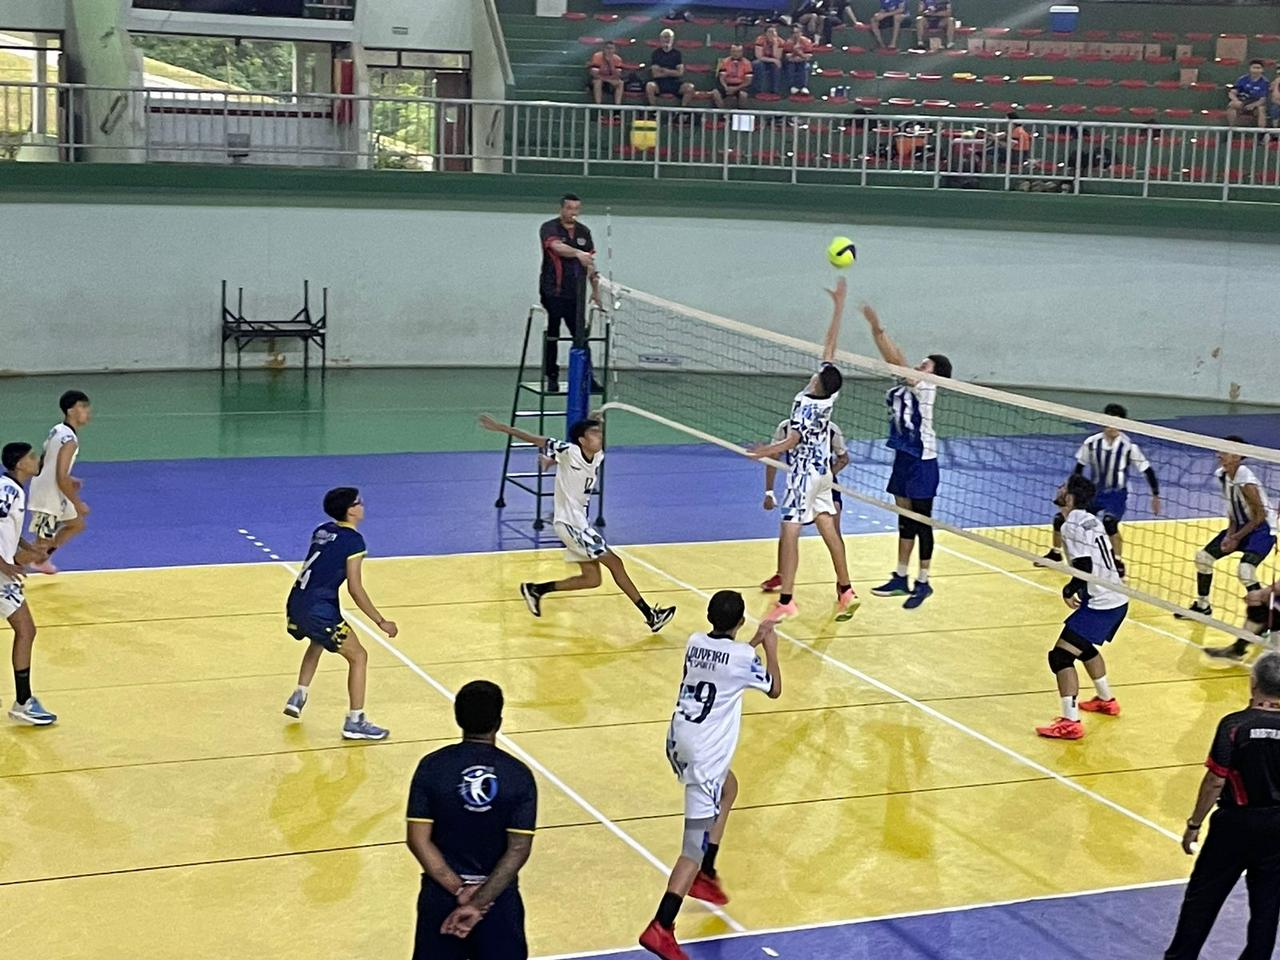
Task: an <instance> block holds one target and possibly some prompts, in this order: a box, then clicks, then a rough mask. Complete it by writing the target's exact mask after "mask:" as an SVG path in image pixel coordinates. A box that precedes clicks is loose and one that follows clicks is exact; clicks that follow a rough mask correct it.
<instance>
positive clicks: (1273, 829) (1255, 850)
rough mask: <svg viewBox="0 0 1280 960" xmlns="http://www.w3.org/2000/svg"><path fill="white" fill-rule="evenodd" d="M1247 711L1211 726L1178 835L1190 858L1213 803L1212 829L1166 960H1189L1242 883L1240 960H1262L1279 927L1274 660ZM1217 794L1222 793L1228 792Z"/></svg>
mask: <svg viewBox="0 0 1280 960" xmlns="http://www.w3.org/2000/svg"><path fill="white" fill-rule="evenodd" d="M1249 693H1250V697H1249V706H1248V707H1246V708H1245V709H1244V710H1239V711H1237V712H1235V713H1229V714H1227V715H1226V716H1225V717H1223V718H1222V720H1221V721H1219V723H1218V731H1217V733H1216V734H1214V737H1213V746H1212V747H1211V748H1210V750H1209V759H1208V760H1206V761H1205V766H1206V767H1208V768H1209V769H1208V770H1207V771H1206V772H1205V775H1204V779H1203V780H1202V781H1201V783H1200V793H1199V796H1197V797H1196V806H1195V809H1194V810H1193V811H1192V812H1191V818H1190V819H1189V820H1188V821H1187V829H1186V832H1185V833H1184V834H1183V835H1182V849H1183V850H1184V851H1186V853H1188V854H1191V853H1193V852H1194V849H1195V848H1194V844H1195V842H1196V839H1197V838H1198V837H1199V836H1200V827H1201V825H1202V823H1203V821H1204V817H1205V815H1206V814H1208V812H1209V810H1210V808H1211V807H1212V806H1213V805H1214V804H1215V803H1217V805H1218V809H1217V812H1216V813H1214V815H1213V829H1212V830H1210V831H1209V836H1208V838H1207V839H1206V840H1205V842H1204V849H1202V850H1201V851H1200V857H1199V859H1197V860H1196V865H1195V869H1193V870H1192V871H1191V880H1190V881H1189V882H1188V883H1187V892H1186V896H1185V897H1184V898H1183V901H1182V913H1181V914H1180V915H1179V917H1178V928H1177V930H1176V931H1175V932H1174V935H1173V942H1172V943H1171V944H1169V949H1168V950H1166V951H1165V954H1164V956H1165V960H1196V958H1197V957H1199V956H1200V950H1201V948H1202V947H1203V946H1204V942H1205V940H1206V939H1207V938H1208V936H1209V931H1210V929H1212V927H1213V921H1214V920H1215V919H1216V918H1217V916H1218V911H1219V910H1221V909H1222V904H1223V902H1224V901H1225V900H1226V899H1227V895H1228V894H1229V893H1230V892H1231V888H1232V887H1234V886H1235V885H1236V881H1237V880H1239V879H1240V874H1241V873H1243V874H1244V875H1245V884H1246V886H1247V887H1248V889H1249V933H1248V942H1247V943H1246V944H1245V948H1244V952H1243V953H1241V954H1240V960H1269V958H1270V957H1271V952H1272V949H1273V948H1274V947H1275V942H1276V925H1277V922H1280V653H1266V654H1263V655H1262V656H1261V657H1259V658H1258V660H1257V662H1256V663H1254V665H1253V673H1252V676H1251V678H1250V683H1249ZM1228 786H1229V788H1228V789H1226V790H1224V789H1223V788H1224V787H1228Z"/></svg>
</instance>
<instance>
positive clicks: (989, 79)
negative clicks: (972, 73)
mask: <svg viewBox="0 0 1280 960" xmlns="http://www.w3.org/2000/svg"><path fill="white" fill-rule="evenodd" d="M1006 79H1007V78H1006V77H1005V75H1004V74H1003V73H989V74H987V75H986V76H985V77H983V78H982V82H983V83H1004V82H1005V80H1006Z"/></svg>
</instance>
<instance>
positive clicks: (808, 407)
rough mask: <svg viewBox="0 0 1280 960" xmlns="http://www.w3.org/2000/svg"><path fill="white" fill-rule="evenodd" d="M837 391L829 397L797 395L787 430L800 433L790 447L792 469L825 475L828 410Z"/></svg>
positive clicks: (828, 459)
mask: <svg viewBox="0 0 1280 960" xmlns="http://www.w3.org/2000/svg"><path fill="white" fill-rule="evenodd" d="M839 396H840V393H839V391H837V392H836V393H833V394H832V395H831V396H829V397H811V396H809V395H808V394H807V393H804V392H801V393H797V394H796V398H795V400H794V401H792V404H791V419H790V421H789V423H790V427H791V429H792V430H794V431H795V432H796V433H798V434H800V442H799V443H798V444H796V445H795V446H794V447H792V448H791V466H792V467H793V468H795V469H796V470H800V471H804V472H806V473H826V472H827V471H828V470H829V469H830V468H831V409H832V408H833V407H834V406H835V405H836V398H837V397H839Z"/></svg>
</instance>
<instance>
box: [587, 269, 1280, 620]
mask: <svg viewBox="0 0 1280 960" xmlns="http://www.w3.org/2000/svg"><path fill="white" fill-rule="evenodd" d="M608 289H609V295H610V299H611V301H612V302H613V303H614V304H615V310H614V312H613V317H612V320H613V324H612V342H611V364H610V374H611V378H612V383H611V390H610V402H609V403H607V404H605V405H604V408H603V409H604V410H605V411H611V410H614V411H618V412H625V413H628V414H631V415H634V416H638V417H642V418H644V419H646V420H649V421H651V422H653V423H658V424H661V425H663V426H665V427H668V428H670V429H671V430H674V431H677V432H679V433H681V434H684V435H685V436H688V437H692V438H695V439H697V440H699V441H702V442H704V443H710V444H714V445H715V446H718V447H720V448H722V449H724V450H727V451H731V452H732V453H735V454H737V455H740V456H747V454H748V450H747V448H746V445H747V443H748V442H758V441H763V440H765V439H766V438H768V437H769V435H770V434H771V433H773V431H774V429H775V427H776V426H777V424H778V422H779V420H780V419H783V418H785V417H786V416H787V415H788V414H789V412H790V408H791V402H792V399H793V397H794V395H795V394H796V392H797V391H798V390H800V389H801V388H802V387H803V385H804V380H805V378H807V377H808V376H810V375H812V373H813V372H814V371H815V370H816V368H817V364H818V362H819V360H820V359H821V356H822V346H821V345H820V344H818V343H814V342H810V341H806V340H802V339H800V338H797V337H792V336H788V335H786V334H781V333H776V332H774V331H771V330H765V329H763V328H760V327H756V326H753V325H751V324H747V323H743V322H742V321H739V320H734V319H731V318H728V317H722V316H718V315H716V314H713V313H709V312H707V311H704V310H699V309H697V308H694V307H689V306H686V305H684V304H679V303H675V302H673V301H670V300H667V299H665V298H662V297H658V296H656V295H654V294H651V293H647V292H645V291H642V290H637V289H635V288H633V287H628V286H626V285H625V284H621V283H617V282H610V283H609V285H608ZM819 309H820V308H817V307H815V313H817V312H818V311H819ZM835 362H836V363H837V364H838V366H839V368H840V370H841V372H842V373H843V374H844V378H845V380H844V387H843V388H842V390H841V395H840V399H839V401H838V402H837V404H836V408H835V413H834V415H833V418H832V419H833V420H834V421H835V422H836V423H838V424H839V425H840V426H841V427H842V429H843V431H844V434H845V439H846V445H847V447H848V451H849V457H850V464H849V466H848V467H846V468H845V469H844V471H843V472H842V473H841V475H840V482H839V483H838V484H837V488H838V489H839V490H840V491H841V493H842V494H843V495H844V496H846V497H849V498H851V499H853V500H856V501H858V502H859V503H863V504H866V505H868V506H874V507H877V508H879V509H881V510H884V511H888V512H890V513H894V514H897V515H898V516H900V517H907V518H910V519H912V520H916V521H918V522H920V523H928V524H930V525H931V526H932V527H934V528H935V529H936V530H938V531H941V532H945V533H947V534H950V535H952V536H955V537H958V538H961V539H963V540H966V541H969V542H970V543H975V544H980V545H982V546H984V547H988V548H993V549H996V550H998V551H1000V553H1001V554H1003V555H1004V556H1005V557H1006V558H1007V559H1008V560H1012V561H1015V565H1014V566H1015V569H1018V568H1022V570H1023V571H1025V572H1026V573H1031V566H1032V564H1037V565H1039V566H1042V567H1044V568H1047V569H1052V570H1054V571H1055V572H1057V573H1059V574H1061V575H1062V576H1063V577H1073V576H1075V577H1081V578H1082V579H1085V580H1097V579H1098V578H1097V577H1095V576H1093V575H1091V574H1084V573H1082V572H1081V571H1079V570H1076V569H1074V568H1072V567H1070V566H1068V565H1067V564H1066V563H1064V562H1057V561H1053V560H1048V559H1045V558H1044V556H1043V554H1044V553H1045V552H1046V550H1047V549H1048V548H1049V546H1050V542H1051V537H1052V528H1051V523H1050V521H1051V519H1052V516H1053V512H1054V510H1055V507H1054V506H1053V505H1052V502H1051V501H1052V498H1053V496H1054V493H1055V491H1056V490H1057V488H1058V487H1059V485H1061V484H1062V483H1063V482H1064V481H1065V480H1066V478H1067V477H1068V475H1069V474H1070V473H1071V472H1072V470H1073V468H1074V467H1075V465H1076V454H1077V452H1078V450H1079V448H1080V446H1081V442H1082V441H1083V440H1084V439H1085V438H1086V437H1087V436H1089V435H1090V434H1093V433H1095V432H1097V431H1098V430H1100V429H1101V428H1103V427H1114V428H1116V429H1118V430H1121V431H1123V432H1124V433H1125V434H1127V435H1128V436H1129V438H1130V439H1131V440H1132V441H1134V442H1135V443H1137V444H1138V445H1139V447H1140V448H1141V450H1142V452H1143V453H1144V454H1145V456H1146V457H1147V459H1148V460H1149V461H1150V463H1151V465H1152V468H1153V470H1154V471H1155V473H1156V475H1157V477H1158V479H1159V485H1160V497H1161V500H1162V503H1163V509H1162V512H1161V515H1160V516H1154V515H1153V514H1152V512H1151V510H1150V499H1149V494H1148V490H1147V481H1146V479H1145V478H1144V477H1143V476H1142V475H1141V474H1137V471H1136V470H1133V471H1131V472H1132V473H1133V474H1135V475H1133V476H1130V477H1129V478H1128V489H1129V494H1128V511H1127V513H1126V515H1125V517H1124V520H1123V522H1122V523H1121V525H1120V532H1121V535H1122V537H1123V553H1122V559H1124V560H1125V562H1126V565H1127V572H1126V580H1125V583H1124V585H1123V587H1122V592H1124V593H1126V594H1127V595H1128V596H1129V597H1131V598H1132V599H1134V600H1139V601H1142V602H1144V603H1147V604H1150V605H1152V606H1154V607H1157V608H1159V609H1162V610H1166V611H1169V612H1178V613H1180V614H1182V615H1183V616H1184V617H1186V618H1187V619H1188V620H1191V621H1194V622H1196V623H1198V624H1202V625H1204V626H1208V627H1212V628H1214V629H1215V630H1218V631H1221V632H1222V633H1224V634H1228V635H1231V636H1234V637H1241V638H1245V639H1250V640H1257V639H1258V638H1257V637H1256V636H1255V635H1254V634H1253V633H1251V632H1248V631H1247V630H1244V629H1243V628H1242V627H1241V626H1240V624H1239V622H1236V623H1233V622H1231V621H1232V620H1235V619H1236V618H1237V617H1240V618H1241V620H1242V619H1243V612H1244V602H1243V600H1242V597H1243V594H1244V592H1245V584H1244V583H1243V582H1242V581H1241V579H1238V576H1237V563H1238V560H1239V554H1236V555H1234V556H1230V557H1227V558H1225V559H1223V560H1221V561H1219V562H1218V563H1217V564H1216V566H1215V568H1214V573H1215V576H1214V580H1213V587H1212V592H1211V600H1212V603H1213V606H1214V608H1215V611H1216V612H1217V615H1216V616H1215V615H1210V616H1205V615H1203V614H1199V613H1194V612H1191V611H1188V610H1187V609H1186V608H1187V605H1188V604H1189V602H1190V601H1191V600H1192V599H1194V598H1195V597H1196V595H1197V583H1196V576H1195V574H1196V565H1195V559H1196V554H1197V552H1198V551H1200V550H1201V548H1202V547H1204V546H1205V545H1206V544H1207V543H1208V542H1209V541H1210V540H1211V539H1212V538H1213V537H1214V536H1215V535H1216V534H1217V533H1218V532H1219V531H1221V530H1224V529H1226V527H1227V520H1226V506H1225V501H1224V498H1223V492H1222V483H1221V481H1220V480H1219V479H1218V478H1217V476H1216V474H1215V471H1216V470H1217V468H1218V460H1217V454H1218V453H1219V452H1225V453H1233V454H1238V455H1240V456H1243V457H1245V458H1246V461H1245V464H1246V465H1247V466H1248V468H1249V469H1250V470H1251V471H1252V472H1253V473H1254V474H1256V475H1257V477H1258V479H1259V482H1260V483H1261V486H1262V487H1263V489H1264V490H1268V491H1278V490H1280V450H1276V449H1272V448H1269V447H1263V446H1256V445H1252V444H1247V443H1233V442H1230V441H1226V440H1223V439H1221V438H1218V437H1210V436H1206V435H1203V434H1198V433H1192V432H1188V431H1184V430H1177V429H1173V428H1170V427H1165V426H1162V425H1160V424H1156V423H1146V422H1142V421H1137V420H1131V419H1125V418H1119V417H1111V416H1106V415H1104V414H1102V413H1099V412H1097V411H1091V410H1083V409H1079V408H1076V407H1070V406H1066V405H1064V404H1059V403H1053V402H1049V401H1045V400H1038V399H1034V398H1031V397H1026V396H1022V395H1019V394H1015V393H1010V392H1008V391H1004V390H997V389H994V388H991V387H984V386H980V385H978V384H973V383H966V382H964V381H960V380H952V379H948V378H943V377H937V376H934V375H933V374H927V373H923V372H922V371H919V370H914V369H909V368H906V367H896V366H892V365H890V364H888V363H885V362H884V361H883V360H881V359H879V358H875V357H868V356H862V355H859V354H855V353H851V352H848V351H843V350H842V351H838V352H837V354H836V358H835ZM907 377H910V378H913V379H915V380H924V381H928V382H931V383H934V384H936V385H937V388H938V392H937V400H936V403H935V412H934V420H935V426H936V429H937V432H938V436H939V441H938V446H939V451H938V462H939V465H940V471H941V473H942V483H941V486H940V488H939V491H938V496H937V499H936V500H935V507H934V513H935V516H932V517H926V516H922V515H920V514H916V513H914V512H913V511H911V510H909V509H905V508H902V507H899V506H898V505H897V504H896V503H894V501H893V498H892V497H891V496H889V495H888V494H887V493H885V492H884V486H885V481H886V480H887V478H888V475H889V470H890V466H891V463H892V458H893V452H892V451H891V450H889V449H888V448H887V446H886V444H885V435H886V431H887V422H888V408H887V406H886V403H885V393H886V391H887V390H888V389H889V388H890V387H892V386H894V385H895V383H897V382H898V381H899V380H900V379H901V378H907ZM1099 405H1100V406H1101V401H1100V404H1099ZM762 462H763V463H771V462H772V461H762ZM772 465H773V466H775V467H777V469H779V470H781V471H787V470H788V469H789V468H788V466H787V465H786V464H785V463H781V462H772ZM1086 475H1087V474H1086ZM743 508H744V509H748V508H749V507H748V504H746V503H745V502H744V504H743ZM1267 513H1268V516H1267V517H1266V518H1265V519H1266V522H1268V523H1269V524H1271V525H1272V529H1274V527H1275V522H1276V516H1275V504H1274V501H1273V502H1272V503H1271V504H1270V506H1268V508H1267ZM940 546H942V544H940ZM1274 566H1275V558H1274V551H1273V552H1272V555H1271V556H1269V557H1268V558H1267V561H1266V562H1265V563H1264V564H1262V565H1259V569H1258V570H1257V572H1256V580H1258V581H1261V582H1262V583H1263V584H1268V583H1270V582H1271V581H1272V580H1274V579H1275V577H1276V575H1275V570H1274ZM1264 567H1265V569H1264Z"/></svg>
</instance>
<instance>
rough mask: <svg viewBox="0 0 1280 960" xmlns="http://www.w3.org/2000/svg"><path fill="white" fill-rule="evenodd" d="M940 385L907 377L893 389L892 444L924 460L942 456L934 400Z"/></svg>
mask: <svg viewBox="0 0 1280 960" xmlns="http://www.w3.org/2000/svg"><path fill="white" fill-rule="evenodd" d="M937 395H938V386H937V384H934V383H926V382H925V381H923V380H921V381H918V382H916V383H907V382H906V381H905V380H904V381H902V382H900V383H899V384H898V385H897V386H896V387H893V388H892V389H891V390H889V392H888V393H886V394H885V396H884V401H885V403H886V404H887V405H888V407H889V447H890V448H891V449H893V450H897V451H899V452H900V453H905V454H909V455H910V456H913V457H916V458H917V459H920V460H936V459H938V435H937V433H935V432H934V429H933V403H934V399H935V398H936V397H937Z"/></svg>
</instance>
